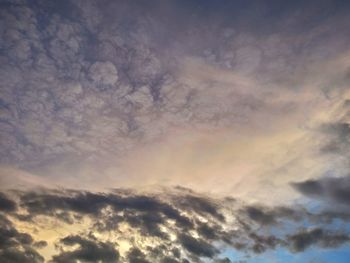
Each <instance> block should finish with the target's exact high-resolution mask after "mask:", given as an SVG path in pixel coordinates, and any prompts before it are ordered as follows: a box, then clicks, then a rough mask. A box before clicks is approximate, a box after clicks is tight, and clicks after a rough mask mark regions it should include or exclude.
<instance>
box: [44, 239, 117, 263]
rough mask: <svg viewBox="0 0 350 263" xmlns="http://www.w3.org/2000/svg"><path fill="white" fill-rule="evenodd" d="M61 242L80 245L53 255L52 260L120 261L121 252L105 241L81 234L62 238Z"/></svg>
mask: <svg viewBox="0 0 350 263" xmlns="http://www.w3.org/2000/svg"><path fill="white" fill-rule="evenodd" d="M60 243H61V244H62V245H63V246H64V247H72V246H74V245H79V248H78V249H75V250H73V251H66V252H65V251H63V252H62V253H60V254H58V255H55V256H53V258H52V260H51V261H50V262H56V263H59V262H72V263H73V262H77V261H83V262H106V263H108V262H118V259H119V253H118V251H117V250H116V249H115V248H114V246H113V244H110V243H103V242H99V241H97V240H89V239H85V238H82V237H80V236H67V237H65V238H63V239H61V241H60Z"/></svg>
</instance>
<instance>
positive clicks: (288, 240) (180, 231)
mask: <svg viewBox="0 0 350 263" xmlns="http://www.w3.org/2000/svg"><path fill="white" fill-rule="evenodd" d="M2 195H3V196H5V195H4V194H2ZM11 196H13V198H14V200H16V201H14V202H15V203H16V207H18V208H17V210H7V211H3V212H4V213H5V214H4V215H3V216H2V218H3V227H2V229H3V230H2V231H3V234H2V240H3V241H1V242H3V244H6V245H5V246H4V250H3V251H2V253H3V254H2V256H3V257H4V258H5V257H9V256H8V253H10V251H12V250H14V249H17V250H18V249H19V248H20V247H25V248H28V249H29V248H30V250H28V251H31V252H30V253H34V255H36V257H37V258H39V259H40V260H42V261H43V260H44V259H42V257H45V260H46V261H48V262H76V261H77V260H81V261H87V262H98V261H99V260H102V261H103V262H114V261H116V260H119V261H120V262H154V261H156V262H186V260H188V261H189V262H202V260H203V261H204V260H205V259H210V260H213V261H218V260H223V259H222V257H221V255H222V253H223V252H224V251H226V250H237V251H240V252H241V253H243V255H247V256H248V255H253V254H261V253H264V252H266V251H270V250H276V249H288V250H290V251H292V252H293V253H297V252H302V251H304V250H306V249H308V248H309V247H311V246H317V247H320V248H336V247H338V246H340V245H343V244H346V243H347V242H348V237H349V233H348V232H347V231H346V230H343V229H338V228H337V227H334V228H332V224H333V222H335V221H334V220H342V221H343V222H348V221H349V219H350V216H349V215H348V214H346V213H338V212H332V211H328V210H324V211H320V212H318V213H313V212H310V211H308V210H307V209H305V208H303V207H296V206H294V207H288V206H284V207H281V206H277V207H271V206H265V205H264V204H255V205H253V204H245V203H244V202H243V201H241V200H238V199H236V200H232V199H230V198H221V197H216V198H214V197H208V196H206V195H204V194H199V193H196V192H194V191H190V190H187V189H182V188H175V189H170V188H169V189H163V190H162V191H158V192H138V191H135V190H130V189H129V190H128V189H116V190H113V191H111V192H89V191H82V190H69V189H60V190H49V189H41V190H39V189H37V190H36V191H28V190H21V191H18V190H17V191H12V192H11ZM10 220H11V221H10ZM305 222H307V223H308V224H312V225H313V226H315V227H313V228H310V229H307V228H305V227H304V224H305ZM287 226H288V227H287ZM303 227H304V228H303ZM16 228H20V229H23V230H24V232H21V231H19V230H16ZM52 228H54V229H56V230H55V231H56V232H55V234H53V233H51V234H49V237H50V238H48V236H47V235H46V234H44V233H46V232H47V231H51V229H52ZM272 229H273V230H272ZM37 230H40V231H37ZM41 233H43V234H41ZM21 251H22V250H21ZM38 251H40V254H39V252H38ZM28 253H29V252H28ZM41 253H42V254H41ZM218 262H220V261H218Z"/></svg>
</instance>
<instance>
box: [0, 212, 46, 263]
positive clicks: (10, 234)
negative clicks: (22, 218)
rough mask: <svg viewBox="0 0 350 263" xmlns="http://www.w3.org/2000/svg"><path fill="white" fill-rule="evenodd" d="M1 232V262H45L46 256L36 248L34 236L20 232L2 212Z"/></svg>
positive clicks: (0, 220) (0, 217)
mask: <svg viewBox="0 0 350 263" xmlns="http://www.w3.org/2000/svg"><path fill="white" fill-rule="evenodd" d="M0 233H1V234H0V261H1V262H7V263H15V262H23V263H38V262H44V258H43V257H42V256H41V255H40V254H39V253H38V252H37V251H36V250H35V248H34V247H35V246H34V244H33V242H34V240H33V238H32V236H31V235H29V234H27V233H22V232H19V231H18V230H17V229H16V227H15V225H14V224H13V223H12V222H11V221H10V220H8V219H7V218H6V217H5V216H4V215H2V214H0Z"/></svg>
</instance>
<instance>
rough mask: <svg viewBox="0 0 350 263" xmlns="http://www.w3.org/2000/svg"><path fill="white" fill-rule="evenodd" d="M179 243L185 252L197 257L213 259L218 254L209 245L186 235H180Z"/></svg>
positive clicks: (217, 251)
mask: <svg viewBox="0 0 350 263" xmlns="http://www.w3.org/2000/svg"><path fill="white" fill-rule="evenodd" d="M179 241H180V243H181V244H182V245H183V247H184V248H185V249H186V250H188V251H189V252H191V253H192V254H194V255H196V256H198V257H208V258H213V257H214V256H215V255H216V254H217V253H219V250H217V249H216V248H215V247H214V246H213V245H211V244H210V243H207V242H206V241H204V240H201V239H196V238H194V237H191V236H189V235H186V234H182V235H180V237H179Z"/></svg>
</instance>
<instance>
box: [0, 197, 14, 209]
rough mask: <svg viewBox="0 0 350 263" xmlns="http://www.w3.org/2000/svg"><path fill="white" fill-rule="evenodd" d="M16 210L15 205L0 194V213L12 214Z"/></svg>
mask: <svg viewBox="0 0 350 263" xmlns="http://www.w3.org/2000/svg"><path fill="white" fill-rule="evenodd" d="M15 210H16V203H15V202H14V201H12V200H11V199H8V198H7V196H6V195H4V194H3V193H0V211H4V212H12V211H15Z"/></svg>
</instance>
